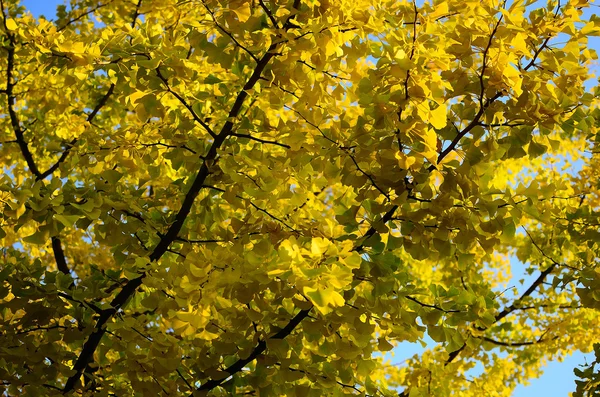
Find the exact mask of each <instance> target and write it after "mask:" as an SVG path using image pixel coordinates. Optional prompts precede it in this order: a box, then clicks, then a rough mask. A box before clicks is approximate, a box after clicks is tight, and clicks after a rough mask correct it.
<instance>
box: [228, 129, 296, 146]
mask: <svg viewBox="0 0 600 397" xmlns="http://www.w3.org/2000/svg"><path fill="white" fill-rule="evenodd" d="M231 136H235V137H238V138H246V139H250V140H253V141H257V142H260V143H266V144H271V145H277V146H281V147H284V148H286V149H291V146H290V145H286V144H285V143H280V142H277V141H268V140H266V139H261V138H257V137H255V136H252V135H250V134H238V133H234V134H231Z"/></svg>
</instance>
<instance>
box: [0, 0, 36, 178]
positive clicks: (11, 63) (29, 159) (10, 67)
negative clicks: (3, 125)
mask: <svg viewBox="0 0 600 397" xmlns="http://www.w3.org/2000/svg"><path fill="white" fill-rule="evenodd" d="M0 7H1V8H2V17H3V18H2V24H3V25H4V31H5V32H6V36H7V38H8V46H6V47H4V49H5V50H6V52H7V53H8V54H7V66H6V87H5V89H4V93H5V94H6V97H7V108H8V115H9V117H10V125H11V127H12V129H13V131H14V133H15V140H16V141H17V144H18V145H19V149H20V150H21V153H22V154H23V157H24V158H25V162H26V163H27V167H29V170H30V171H31V173H32V174H33V175H34V176H35V177H36V179H38V180H39V179H43V178H41V175H42V174H41V172H40V171H39V169H38V167H37V164H36V163H35V161H34V160H33V155H32V154H31V151H30V150H29V146H28V145H27V142H26V141H25V137H24V136H23V130H22V129H21V124H20V122H19V118H18V116H17V112H16V111H15V108H14V106H15V101H16V98H15V95H14V92H13V89H14V86H15V84H14V83H13V71H14V67H15V46H16V44H17V43H16V40H15V36H14V35H13V34H12V33H11V31H10V30H9V29H8V27H7V26H6V20H7V18H8V17H7V15H6V14H5V12H4V2H0Z"/></svg>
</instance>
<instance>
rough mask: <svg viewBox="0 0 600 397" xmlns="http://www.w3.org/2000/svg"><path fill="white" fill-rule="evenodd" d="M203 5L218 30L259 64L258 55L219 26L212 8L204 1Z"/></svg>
mask: <svg viewBox="0 0 600 397" xmlns="http://www.w3.org/2000/svg"><path fill="white" fill-rule="evenodd" d="M202 5H203V6H204V8H205V9H206V11H208V13H209V14H210V17H211V18H212V20H213V22H214V24H215V26H216V27H217V28H219V30H220V31H222V32H223V33H225V34H226V35H227V37H229V38H230V39H231V41H233V42H234V44H235V45H236V46H238V47H240V48H241V49H242V50H244V51H245V52H246V53H247V54H248V55H250V57H251V58H252V59H254V61H255V62H257V63H258V62H259V60H258V58H257V57H256V55H254V53H252V51H250V50H249V49H247V48H246V47H244V46H243V45H242V44H241V43H240V42H239V41H237V39H236V38H235V37H234V36H233V34H231V32H229V31H228V30H226V29H225V28H224V27H223V26H221V24H219V22H217V18H216V17H215V13H214V12H213V11H212V10H211V9H210V8H208V6H207V5H206V3H205V2H204V1H202Z"/></svg>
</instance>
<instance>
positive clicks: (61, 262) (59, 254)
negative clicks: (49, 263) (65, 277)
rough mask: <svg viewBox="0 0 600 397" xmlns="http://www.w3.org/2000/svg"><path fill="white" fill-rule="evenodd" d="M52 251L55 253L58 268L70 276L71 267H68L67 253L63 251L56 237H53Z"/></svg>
mask: <svg viewBox="0 0 600 397" xmlns="http://www.w3.org/2000/svg"><path fill="white" fill-rule="evenodd" d="M51 240H52V251H53V252H54V260H56V267H57V268H58V270H59V271H60V272H61V273H63V274H69V273H70V271H69V266H68V265H67V259H66V257H65V252H64V251H63V249H62V244H61V242H60V239H59V238H58V237H56V236H53V237H52V239H51Z"/></svg>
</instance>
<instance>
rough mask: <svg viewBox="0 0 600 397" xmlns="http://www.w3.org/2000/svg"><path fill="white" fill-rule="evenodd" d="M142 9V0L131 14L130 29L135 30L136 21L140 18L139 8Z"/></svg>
mask: <svg viewBox="0 0 600 397" xmlns="http://www.w3.org/2000/svg"><path fill="white" fill-rule="evenodd" d="M141 7H142V0H138V2H137V4H136V6H135V11H134V13H133V18H132V21H131V27H132V28H135V22H136V21H137V19H138V17H139V16H140V8H141Z"/></svg>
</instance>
